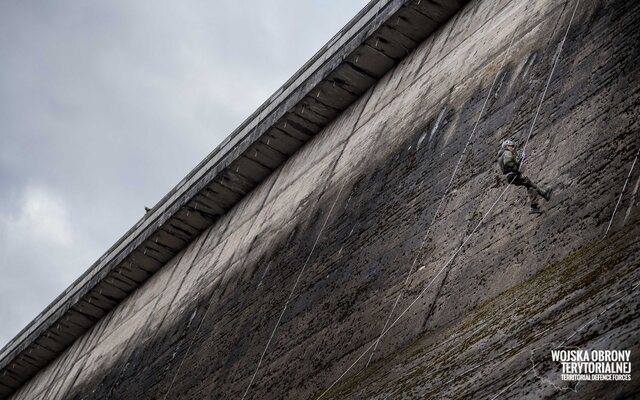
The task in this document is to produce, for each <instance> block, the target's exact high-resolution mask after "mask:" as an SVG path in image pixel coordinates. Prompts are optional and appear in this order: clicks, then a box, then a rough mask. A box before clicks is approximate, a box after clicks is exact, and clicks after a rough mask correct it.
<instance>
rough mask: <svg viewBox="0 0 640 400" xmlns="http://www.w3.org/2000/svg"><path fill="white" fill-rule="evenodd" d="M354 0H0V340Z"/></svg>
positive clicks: (149, 202)
mask: <svg viewBox="0 0 640 400" xmlns="http://www.w3.org/2000/svg"><path fill="white" fill-rule="evenodd" d="M365 4H366V1H365V0H305V1H300V0H271V1H264V0H262V1H260V0H251V1H249V0H244V1H236V0H217V1H211V0H209V1H205V0H181V1H173V2H169V1H150V0H140V1H133V2H132V1H124V0H122V1H120V0H111V1H86V2H78V1H72V0H59V1H55V2H46V1H30V2H25V1H11V0H10V1H5V2H2V4H1V5H0V60H2V62H0V347H2V346H3V345H4V344H6V343H7V342H8V341H9V340H10V339H11V338H12V337H13V336H15V334H16V333H17V332H18V331H20V329H22V328H23V327H24V326H25V325H26V324H27V323H29V321H31V320H32V319H33V317H35V316H36V315H37V314H38V313H39V312H40V311H41V310H42V309H43V308H44V307H46V306H47V304H49V303H50V302H51V301H52V300H53V299H54V298H55V297H56V296H57V295H58V294H59V293H60V292H61V291H62V290H64V289H65V288H66V287H67V286H68V285H69V284H70V283H71V282H73V280H75V278H77V277H78V276H79V275H80V274H81V273H82V272H84V271H85V270H86V269H87V268H88V267H89V266H90V265H91V264H92V263H93V262H94V261H95V260H96V259H97V258H98V257H99V256H100V255H101V254H102V253H103V252H104V251H106V250H107V248H108V247H109V246H110V245H111V244H113V243H114V242H115V241H116V240H117V239H118V238H119V237H120V236H122V235H123V234H124V232H126V231H127V230H128V229H129V228H130V227H131V226H132V225H133V224H134V223H135V222H136V221H137V220H139V219H140V218H141V217H142V216H143V214H144V207H145V206H149V207H150V206H153V205H154V204H155V203H156V202H157V201H159V200H160V199H161V198H162V196H163V195H164V194H166V193H167V192H168V191H169V190H170V189H171V188H172V187H173V186H174V185H175V184H176V183H178V181H180V179H182V178H183V177H184V176H185V175H186V174H187V173H188V172H189V171H190V170H191V169H192V168H193V167H194V166H195V165H196V164H197V163H198V162H199V161H200V160H202V159H203V158H204V157H205V156H206V155H207V154H208V153H209V152H210V151H211V150H212V149H213V148H214V147H215V146H216V145H217V144H218V143H219V142H221V141H222V140H223V139H224V138H225V137H226V136H227V135H228V134H229V133H231V131H232V130H233V129H234V128H235V127H237V126H238V125H239V124H240V122H242V121H243V120H244V119H245V118H246V117H247V116H248V115H249V114H251V112H252V111H254V110H255V109H256V108H257V107H258V106H259V105H260V104H261V103H262V102H263V101H264V100H266V99H267V98H268V97H269V95H271V94H272V93H273V92H275V91H276V90H277V89H278V87H280V86H281V85H282V84H283V83H284V82H285V81H286V80H287V79H288V78H289V77H290V76H291V75H292V74H293V73H294V72H295V71H296V70H297V69H298V68H299V67H300V66H302V64H303V63H304V62H305V61H306V60H308V59H309V58H310V57H311V56H312V55H313V54H314V53H315V52H316V51H317V50H318V49H319V48H320V47H321V46H322V45H323V44H324V43H326V42H327V41H328V40H329V39H330V38H331V37H332V36H333V35H334V34H335V33H336V32H337V31H338V30H339V29H340V28H341V27H342V26H343V25H344V24H345V23H347V22H348V20H349V19H351V17H353V16H354V15H355V14H356V13H357V12H358V11H359V10H360V9H361V8H362V7H364V5H365Z"/></svg>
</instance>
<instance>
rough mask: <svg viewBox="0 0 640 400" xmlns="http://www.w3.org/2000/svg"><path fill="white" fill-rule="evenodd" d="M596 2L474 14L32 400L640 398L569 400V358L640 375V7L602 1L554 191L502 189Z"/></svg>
mask: <svg viewBox="0 0 640 400" xmlns="http://www.w3.org/2000/svg"><path fill="white" fill-rule="evenodd" d="M575 4H576V0H571V1H551V0H532V1H518V0H512V1H507V0H478V1H474V2H471V3H470V4H468V5H467V6H466V7H465V8H464V9H463V10H462V11H461V12H460V13H459V14H457V15H456V16H455V17H454V18H453V19H452V20H451V21H449V22H448V23H447V24H446V25H445V26H443V27H441V28H440V29H438V31H437V32H436V33H435V34H433V35H432V36H430V37H429V38H427V39H426V40H425V41H424V42H422V43H421V44H420V45H419V47H418V48H417V49H416V50H415V51H413V52H412V53H411V54H409V55H408V56H407V58H405V59H403V60H402V61H401V62H400V63H399V64H398V66H396V67H394V68H393V69H392V70H391V71H389V73H387V74H386V75H384V76H383V77H382V79H381V80H380V82H379V83H377V84H376V85H375V86H374V87H373V88H372V89H370V90H368V91H367V92H366V93H365V94H364V95H363V96H362V97H361V98H360V99H358V100H357V101H356V102H355V103H354V104H352V105H351V106H349V107H348V108H347V109H346V110H345V111H344V112H342V113H341V114H340V115H338V116H337V118H335V119H334V120H332V121H331V122H330V123H329V124H328V125H327V126H326V127H325V128H324V129H323V130H322V131H321V132H320V133H318V134H317V135H315V136H314V137H313V138H311V139H310V140H309V142H308V143H307V144H306V145H304V146H303V147H302V148H301V149H300V150H299V151H298V152H297V153H295V154H294V155H293V156H292V157H291V158H290V159H289V160H287V161H286V162H285V163H284V164H283V165H282V166H281V167H279V168H278V169H277V170H276V171H275V172H274V173H273V174H271V175H269V176H268V177H267V178H266V179H265V181H264V182H262V183H261V184H260V185H258V186H257V187H256V188H255V189H254V190H253V191H252V192H251V193H250V194H249V195H248V196H246V197H245V198H243V199H242V200H240V201H239V203H238V204H236V205H235V206H234V207H233V208H232V209H231V210H230V211H229V212H228V213H227V214H225V215H224V216H222V217H221V218H220V219H219V220H218V221H216V222H215V224H214V225H213V226H212V227H210V228H208V229H207V230H205V231H204V232H203V233H202V234H201V235H199V236H198V237H197V238H196V239H195V240H194V241H193V242H191V243H190V244H189V245H188V246H187V247H186V248H185V249H184V250H182V251H181V252H180V253H179V254H178V255H176V256H175V257H173V258H172V259H171V261H170V262H169V263H168V264H167V265H165V266H164V267H162V268H161V269H160V270H159V271H158V272H157V273H156V274H154V275H153V276H151V277H150V278H149V280H148V281H146V282H145V283H144V284H143V285H142V286H141V287H139V288H138V289H137V290H135V291H134V292H133V294H132V295H131V296H129V297H128V298H126V299H125V300H124V301H123V302H122V303H121V304H120V305H119V306H118V307H116V308H115V309H114V310H113V311H111V312H109V313H108V314H107V315H106V316H105V317H104V318H103V319H101V320H100V321H99V322H98V323H97V324H95V325H94V326H93V327H92V328H90V329H89V331H88V332H87V333H86V334H84V335H83V336H82V337H81V338H80V339H79V340H78V341H76V342H75V343H74V344H73V345H71V346H70V347H69V348H68V349H67V350H66V351H65V352H64V353H63V354H62V355H61V356H60V357H58V358H57V359H56V360H55V361H53V362H52V363H51V364H50V365H49V366H47V367H46V368H44V369H42V370H41V371H40V372H39V373H38V374H37V375H36V376H35V377H34V378H33V379H31V380H30V381H29V382H28V383H27V384H26V385H24V386H22V387H21V388H20V390H19V391H18V392H16V393H15V394H14V395H13V396H12V399H47V400H48V399H112V398H117V399H165V398H167V399H201V398H216V399H218V398H220V399H228V398H229V399H230V398H243V396H244V395H245V392H246V396H245V397H244V398H247V399H249V398H253V399H301V398H311V399H316V398H318V397H320V396H322V398H354V399H356V398H357V399H361V398H369V399H385V398H393V399H412V398H438V399H441V398H455V399H459V398H473V399H485V398H486V399H493V398H496V397H498V398H514V399H523V398H525V399H527V398H531V399H535V398H555V397H562V398H571V399H590V398H634V396H638V393H639V392H640V385H639V381H638V379H637V378H634V379H632V380H631V381H628V382H587V383H581V384H579V385H578V386H577V387H575V386H571V387H568V386H565V383H563V382H559V381H558V380H557V371H556V370H555V369H554V368H555V366H554V365H552V364H551V362H550V357H549V356H548V349H549V347H550V346H553V345H558V344H562V345H566V346H573V347H580V348H585V349H611V350H613V349H619V350H631V352H632V355H633V360H632V361H633V362H636V361H637V359H638V356H637V354H638V350H640V348H639V347H640V346H639V344H638V340H637V337H638V335H637V331H638V326H639V324H638V318H637V317H638V304H637V303H638V302H637V299H638V296H637V290H640V288H638V287H637V286H635V285H636V284H637V283H638V271H639V270H638V268H637V267H638V262H639V261H638V254H639V253H638V241H637V237H638V231H639V229H640V225H639V224H640V212H639V211H638V200H639V198H638V190H639V188H640V166H638V165H636V168H635V170H634V171H633V172H632V173H631V175H630V176H629V180H628V187H627V189H626V191H625V193H624V194H623V196H622V200H621V201H620V205H619V207H618V209H617V212H616V214H615V216H614V218H613V220H612V219H611V218H612V215H613V211H614V207H615V205H616V202H617V201H618V198H619V195H620V193H621V190H622V188H623V185H624V183H625V180H626V178H627V176H628V174H629V170H630V168H631V165H632V162H633V160H634V157H635V156H636V154H637V152H638V146H639V145H640V141H639V140H638V138H639V132H640V126H639V125H640V123H639V120H638V104H639V101H640V78H639V77H640V75H639V74H638V72H639V69H640V63H639V58H640V47H639V46H638V45H637V43H639V39H640V37H639V36H640V31H638V29H637V25H638V22H639V20H640V3H638V2H633V1H622V0H611V1H600V0H582V1H580V4H579V7H578V9H577V11H576V14H575V17H574V18H573V21H572V23H571V25H570V30H569V32H568V36H567V39H566V42H565V43H564V46H563V47H562V52H561V53H560V58H559V62H558V64H557V67H556V69H555V70H554V74H553V75H552V79H551V81H550V85H549V88H548V91H547V92H546V95H545V98H544V102H543V103H542V107H541V109H540V113H539V116H538V119H537V123H536V124H535V126H534V129H533V131H532V135H531V140H530V142H529V145H528V153H529V160H528V161H527V163H526V165H525V168H524V170H525V174H526V175H528V176H529V177H531V178H532V179H533V180H534V181H536V182H540V183H541V184H543V185H552V186H553V187H554V189H555V192H554V195H553V198H552V200H551V201H550V202H548V203H543V204H542V207H543V208H544V210H545V213H544V214H542V215H539V216H532V215H529V214H528V212H527V211H528V210H527V208H528V206H527V204H526V200H525V199H526V193H525V191H524V189H522V188H513V187H511V188H507V192H506V195H505V196H504V197H499V196H500V194H501V193H502V192H503V190H504V189H505V183H504V181H502V180H501V179H500V177H499V176H498V174H497V171H496V168H495V156H496V153H497V149H498V145H499V143H500V142H501V141H502V140H503V139H505V138H507V137H513V138H515V139H517V140H524V137H525V136H526V134H527V132H528V130H529V127H530V124H531V122H532V118H533V117H534V115H535V114H536V109H537V107H538V104H539V102H540V98H541V95H542V93H543V91H544V88H545V85H546V82H547V78H548V77H549V74H550V72H551V69H552V66H553V60H554V57H555V56H556V54H557V53H558V51H559V44H560V43H561V41H562V38H563V35H564V33H565V29H566V28H567V26H568V24H569V21H570V19H571V15H572V12H573V9H574V6H575ZM510 43H512V44H510ZM496 77H497V78H496ZM494 78H495V82H496V84H495V85H494V86H493V89H492V90H491V92H489V89H490V88H491V87H492V82H493V81H494ZM487 98H488V99H489V100H488V102H487V105H486V108H485V109H484V112H483V113H482V115H481V118H480V121H479V124H478V128H477V132H476V134H475V136H474V138H473V140H472V141H471V143H470V144H469V147H468V149H467V151H466V153H465V154H464V158H462V163H461V165H460V168H459V169H458V170H457V173H456V175H455V177H454V179H453V181H452V187H451V190H450V191H449V193H448V195H447V196H446V197H445V201H444V203H443V207H442V208H441V209H439V213H438V215H437V216H436V217H437V218H435V222H434V223H433V226H432V227H431V229H430V230H429V235H428V236H427V238H426V240H425V239H424V237H425V233H426V231H427V229H429V226H430V223H431V221H432V220H433V217H434V214H435V213H436V211H437V210H438V204H439V203H440V201H441V199H442V198H443V194H444V193H445V190H446V188H447V184H448V183H449V181H450V179H451V175H452V173H453V171H454V170H455V168H456V165H457V162H458V160H459V159H460V156H461V154H462V152H463V149H464V148H465V145H466V144H467V140H468V138H469V134H470V132H471V131H472V130H473V127H474V124H475V123H476V120H477V119H478V116H479V115H480V111H481V109H482V106H483V104H484V102H485V99H487ZM496 199H498V201H497V202H496ZM493 204H495V206H493ZM492 206H493V208H492ZM483 217H485V218H484V219H483ZM611 220H612V228H611V231H610V232H609V234H608V235H607V237H606V238H605V239H604V240H603V236H604V234H605V231H606V229H607V226H608V225H609V222H610V221H611ZM476 227H477V229H476ZM458 249H460V252H458V253H456V252H457V251H458ZM453 254H456V257H455V258H454V259H453V261H452V262H451V263H447V260H449V259H450V258H451V256H452V255H453ZM414 260H415V268H413V273H412V274H411V275H410V277H409V279H407V274H408V272H409V270H410V269H411V267H412V266H413V265H414ZM399 294H400V297H399V301H398V303H397V307H395V309H394V304H395V302H396V299H398V295H399ZM392 309H394V313H393V314H392V317H391V319H392V320H395V319H396V318H398V319H397V323H395V324H394V325H393V326H392V327H391V329H389V330H388V331H387V332H386V333H385V335H384V336H383V337H382V338H381V340H380V341H379V344H378V345H377V347H376V351H375V352H374V353H373V356H372V357H371V364H369V365H368V366H367V365H366V364H367V361H368V359H369V356H370V355H371V354H372V353H371V351H370V349H371V348H372V346H373V345H374V344H375V343H376V341H377V340H378V338H380V333H381V332H382V330H383V328H384V326H385V322H386V321H387V319H388V318H389V315H390V312H391V310H392ZM405 310H406V312H405ZM401 313H402V314H401ZM274 328H277V329H275V330H274ZM367 349H369V351H367ZM636 364H637V363H636ZM258 366H259V368H258ZM634 366H635V364H634ZM632 370H633V367H632ZM345 372H346V373H345ZM254 375H255V378H254ZM247 389H248V390H247Z"/></svg>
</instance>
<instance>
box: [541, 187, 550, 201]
mask: <svg viewBox="0 0 640 400" xmlns="http://www.w3.org/2000/svg"><path fill="white" fill-rule="evenodd" d="M551 190H552V189H551V188H547V189H546V190H541V191H540V196H542V198H543V199H545V200H546V201H549V200H550V199H551Z"/></svg>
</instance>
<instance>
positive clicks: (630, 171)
mask: <svg viewBox="0 0 640 400" xmlns="http://www.w3.org/2000/svg"><path fill="white" fill-rule="evenodd" d="M639 154H640V147H638V152H637V153H636V158H635V159H634V160H633V163H632V164H631V169H630V170H629V174H628V175H627V179H626V180H625V181H624V186H622V191H621V192H620V197H618V202H617V203H616V206H615V208H614V209H613V214H612V215H611V220H609V225H608V226H607V231H606V232H605V233H604V236H603V237H602V238H603V239H604V238H606V237H607V235H608V234H609V229H611V224H612V223H613V217H615V216H616V212H617V211H618V206H619V205H620V201H621V200H622V195H624V191H625V190H626V189H627V184H628V183H629V178H631V173H632V172H633V168H634V167H635V166H636V161H638V155H639Z"/></svg>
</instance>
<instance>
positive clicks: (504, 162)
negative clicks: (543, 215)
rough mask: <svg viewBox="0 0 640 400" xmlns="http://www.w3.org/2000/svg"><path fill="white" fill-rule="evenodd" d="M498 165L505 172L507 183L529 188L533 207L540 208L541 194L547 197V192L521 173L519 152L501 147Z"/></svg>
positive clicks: (528, 191) (528, 192)
mask: <svg viewBox="0 0 640 400" xmlns="http://www.w3.org/2000/svg"><path fill="white" fill-rule="evenodd" d="M498 166H499V167H500V170H501V171H502V173H503V174H505V178H506V180H507V183H510V184H512V185H516V186H524V187H526V188H527V194H528V195H529V202H530V204H531V209H538V198H539V196H543V197H545V196H547V193H545V192H544V191H543V190H540V188H538V186H536V185H535V184H534V183H533V182H531V180H530V179H529V178H527V177H526V176H523V175H522V174H521V173H520V160H519V159H518V156H517V154H515V153H513V152H511V151H509V150H506V149H500V152H498Z"/></svg>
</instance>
